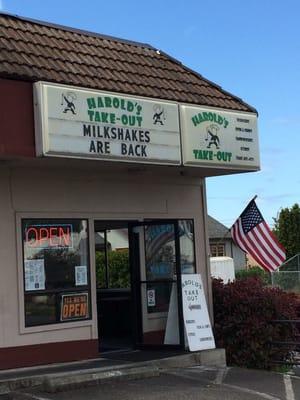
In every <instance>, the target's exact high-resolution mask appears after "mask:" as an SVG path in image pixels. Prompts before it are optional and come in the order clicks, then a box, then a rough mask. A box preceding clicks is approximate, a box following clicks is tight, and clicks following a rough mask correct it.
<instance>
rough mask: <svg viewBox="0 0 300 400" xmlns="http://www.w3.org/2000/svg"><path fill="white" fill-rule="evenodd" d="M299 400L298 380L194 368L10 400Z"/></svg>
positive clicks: (27, 393) (29, 392) (288, 376)
mask: <svg viewBox="0 0 300 400" xmlns="http://www.w3.org/2000/svg"><path fill="white" fill-rule="evenodd" d="M70 398H71V399H72V400H95V399H101V400H118V399H120V400H129V399H130V400H133V399H134V400H148V399H149V400H150V399H153V400H160V399H168V400H177V399H178V400H179V399H180V400H181V399H182V400H196V399H197V400H199V399H201V400H220V399H221V400H254V399H267V400H278V399H280V400H299V399H300V377H299V376H296V375H293V374H281V373H276V372H267V371H260V370H250V369H242V368H235V367H234V368H228V367H222V368H220V367H219V368H217V367H205V366H198V367H197V366H196V367H195V366H194V367H189V368H168V369H167V370H162V371H160V373H159V374H158V376H154V377H149V378H146V379H145V378H142V379H134V380H131V379H126V380H121V381H118V380H113V381H109V382H107V383H100V384H97V385H93V386H88V387H84V388H80V387H77V388H76V389H74V390H68V391H63V392H55V393H49V392H45V391H41V390H37V389H34V388H32V389H28V390H26V389H25V390H24V389H23V390H19V391H16V392H11V393H10V395H9V399H11V400H21V399H24V400H69V399H70Z"/></svg>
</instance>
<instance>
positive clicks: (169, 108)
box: [35, 82, 181, 165]
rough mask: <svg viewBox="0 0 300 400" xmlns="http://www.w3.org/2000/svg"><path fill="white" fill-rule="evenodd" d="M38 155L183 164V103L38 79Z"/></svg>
mask: <svg viewBox="0 0 300 400" xmlns="http://www.w3.org/2000/svg"><path fill="white" fill-rule="evenodd" d="M35 97H36V110H35V112H36V115H35V117H36V126H37V128H38V129H37V132H36V142H37V152H38V155H44V156H62V157H73V158H74V157H75V158H88V159H101V160H116V161H132V162H140V163H155V164H175V165H176V164H177V165H179V164H181V151H180V134H179V117H178V106H177V104H174V103H168V102H162V101H159V100H157V101H156V100H146V99H143V98H137V97H128V96H123V95H118V94H116V93H105V92H99V91H95V90H88V89H86V90H85V89H80V88H74V87H68V86H63V85H61V86H58V85H52V84H46V83H43V82H38V83H36V84H35Z"/></svg>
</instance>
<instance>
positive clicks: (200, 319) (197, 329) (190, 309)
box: [181, 274, 216, 351]
mask: <svg viewBox="0 0 300 400" xmlns="http://www.w3.org/2000/svg"><path fill="white" fill-rule="evenodd" d="M181 279H182V303H183V318H184V326H185V332H186V337H187V341H188V345H189V349H190V351H197V350H205V349H214V348H215V347H216V346H215V340H214V336H213V333H212V328H211V324H210V320H209V315H208V311H207V305H206V300H205V294H204V290H203V284H202V279H201V276H200V275H199V274H184V275H182V278H181Z"/></svg>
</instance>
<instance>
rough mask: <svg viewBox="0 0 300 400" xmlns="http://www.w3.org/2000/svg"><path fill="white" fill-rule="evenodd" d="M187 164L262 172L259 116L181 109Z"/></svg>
mask: <svg viewBox="0 0 300 400" xmlns="http://www.w3.org/2000/svg"><path fill="white" fill-rule="evenodd" d="M180 113H181V121H182V141H183V144H182V147H183V164H184V165H192V166H202V167H203V166H208V167H214V168H222V169H224V168H228V169H241V170H247V171H251V170H253V171H255V170H259V166H260V161H259V147H258V133H257V115H256V114H251V113H240V112H236V111H224V110H221V109H211V108H204V107H196V106H183V105H181V106H180Z"/></svg>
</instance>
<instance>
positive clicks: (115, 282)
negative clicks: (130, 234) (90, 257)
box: [96, 250, 130, 288]
mask: <svg viewBox="0 0 300 400" xmlns="http://www.w3.org/2000/svg"><path fill="white" fill-rule="evenodd" d="M107 258H108V260H107V261H108V280H109V282H108V285H107V286H108V287H110V288H129V287H130V272H129V253H128V250H122V251H108V252H107ZM96 278H97V286H98V287H100V288H105V287H107V286H106V272H105V253H104V252H101V251H97V252H96Z"/></svg>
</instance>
